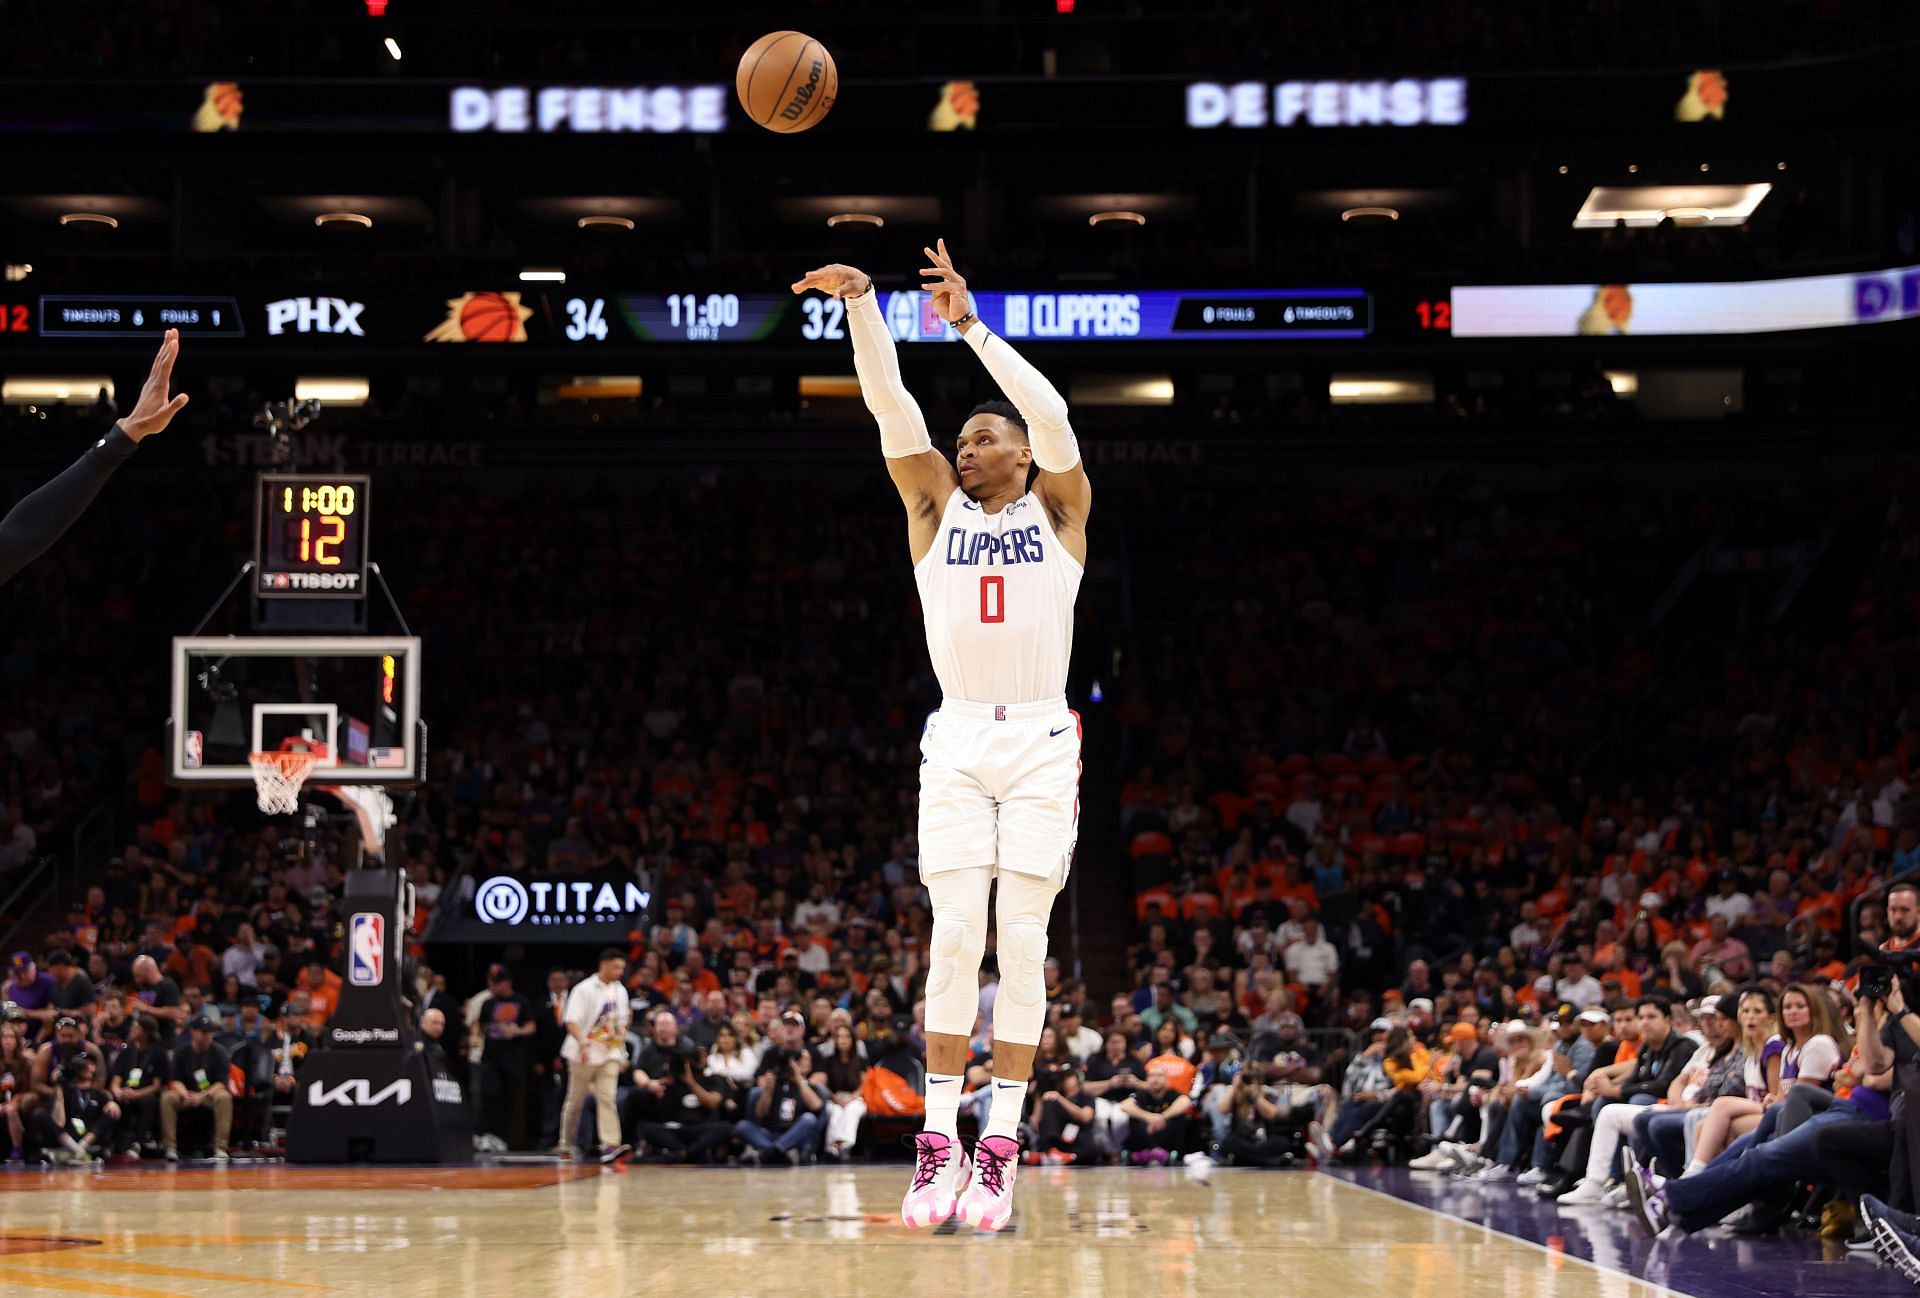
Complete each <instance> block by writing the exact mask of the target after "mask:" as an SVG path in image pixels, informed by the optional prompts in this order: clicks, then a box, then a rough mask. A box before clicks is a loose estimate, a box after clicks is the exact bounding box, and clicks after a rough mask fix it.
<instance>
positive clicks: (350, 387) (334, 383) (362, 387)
mask: <svg viewBox="0 0 1920 1298" xmlns="http://www.w3.org/2000/svg"><path fill="white" fill-rule="evenodd" d="M368 390H369V389H368V386H367V381H366V380H365V379H364V378H338V379H295V380H294V381H293V397H294V400H296V401H322V402H325V403H327V404H328V405H334V406H364V405H366V404H367V392H368Z"/></svg>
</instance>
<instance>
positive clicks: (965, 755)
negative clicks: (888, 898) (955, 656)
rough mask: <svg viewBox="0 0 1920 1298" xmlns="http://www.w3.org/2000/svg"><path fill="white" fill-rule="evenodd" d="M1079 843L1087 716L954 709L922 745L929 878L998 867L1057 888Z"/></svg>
mask: <svg viewBox="0 0 1920 1298" xmlns="http://www.w3.org/2000/svg"><path fill="white" fill-rule="evenodd" d="M1079 837H1080V714H1079V713H1077V712H1075V711H1073V710H1072V709H1071V708H1069V707H1068V706H1067V701H1066V700H1065V699H1064V698H1060V699H1053V700H1050V701H1048V702H1043V703H971V702H964V701H958V700H954V699H948V700H945V701H944V702H942V703H941V704H940V707H939V709H938V710H937V711H935V712H932V713H930V714H929V715H928V717H927V725H926V729H925V731H923V732H922V734H921V736H920V873H921V874H922V875H931V874H944V873H945V872H947V871H948V870H964V869H967V868H969V867H977V866H983V865H984V866H993V867H997V869H999V870H1010V871H1012V872H1013V873H1015V874H1025V875H1032V876H1033V877H1035V878H1039V879H1051V880H1052V881H1053V884H1054V886H1055V887H1056V888H1057V887H1059V886H1060V885H1061V884H1064V883H1065V882H1066V879H1067V871H1068V869H1069V868H1071V866H1072V864H1073V846H1074V843H1075V842H1076V841H1077V840H1078V839H1079Z"/></svg>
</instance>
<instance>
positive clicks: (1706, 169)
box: [1700, 162, 1711, 171]
mask: <svg viewBox="0 0 1920 1298" xmlns="http://www.w3.org/2000/svg"><path fill="white" fill-rule="evenodd" d="M1700 170H1702V171H1709V170H1711V168H1710V167H1708V166H1707V164H1706V163H1704V162H1703V163H1701V164H1700Z"/></svg>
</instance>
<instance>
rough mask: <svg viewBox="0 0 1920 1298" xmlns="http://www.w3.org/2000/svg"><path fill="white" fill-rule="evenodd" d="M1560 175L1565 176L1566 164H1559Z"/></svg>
mask: <svg viewBox="0 0 1920 1298" xmlns="http://www.w3.org/2000/svg"><path fill="white" fill-rule="evenodd" d="M1560 174H1561V175H1563V176H1564V175H1566V174H1567V164H1566V163H1564V162H1563V163H1561V164H1560Z"/></svg>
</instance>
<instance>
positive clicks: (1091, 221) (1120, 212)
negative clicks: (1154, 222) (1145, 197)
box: [1087, 208, 1147, 225]
mask: <svg viewBox="0 0 1920 1298" xmlns="http://www.w3.org/2000/svg"><path fill="white" fill-rule="evenodd" d="M1109 221H1112V222H1113V223H1115V224H1116V225H1124V224H1126V223H1127V222H1128V221H1131V222H1133V223H1134V224H1135V225H1145V224H1146V223H1147V218H1146V217H1145V216H1144V215H1143V214H1141V213H1139V212H1133V211H1128V210H1127V209H1125V208H1115V209H1114V210H1113V211H1110V212H1095V213H1094V214H1093V215H1092V216H1090V217H1088V218H1087V224H1088V225H1105V224H1106V223H1107V222H1109Z"/></svg>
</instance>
